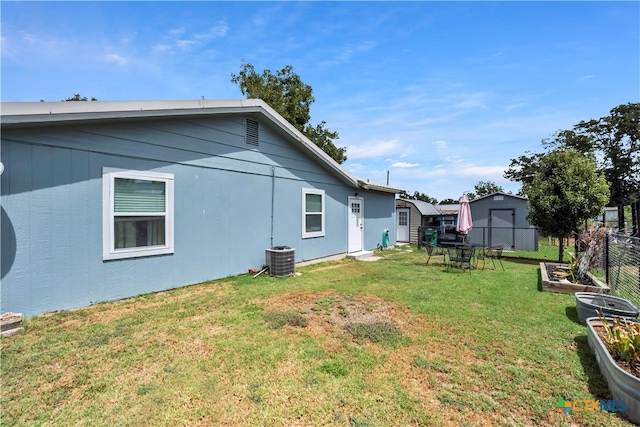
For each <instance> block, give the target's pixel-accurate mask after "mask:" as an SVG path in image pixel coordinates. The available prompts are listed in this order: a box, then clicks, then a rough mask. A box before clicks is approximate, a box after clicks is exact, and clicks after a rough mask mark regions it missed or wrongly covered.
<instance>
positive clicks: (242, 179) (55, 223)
mask: <svg viewBox="0 0 640 427" xmlns="http://www.w3.org/2000/svg"><path fill="white" fill-rule="evenodd" d="M1 108H2V117H1V125H2V142H1V144H2V146H1V148H2V151H1V155H2V157H1V161H2V164H4V167H5V170H4V173H3V174H2V175H1V176H0V183H1V192H0V195H1V199H0V200H1V214H2V216H1V227H2V228H1V232H2V248H1V249H2V252H1V263H2V265H1V273H2V276H1V280H2V281H1V299H0V303H1V305H0V312H1V313H5V312H9V311H11V312H21V313H23V314H24V315H25V316H33V315H36V314H40V313H44V312H48V311H54V310H63V309H71V308H78V307H83V306H87V305H90V304H92V303H95V302H99V301H109V300H116V299H121V298H126V297H130V296H134V295H139V294H143V293H148V292H155V291H161V290H166V289H171V288H176V287H181V286H186V285H190V284H195V283H200V282H203V281H206V280H211V279H218V278H222V277H228V276H232V275H237V274H241V273H246V272H247V269H248V268H256V269H257V268H260V267H261V266H263V265H264V264H265V251H266V250H267V249H269V248H272V247H275V246H288V247H290V248H294V249H295V261H296V262H301V261H308V260H314V259H319V258H323V257H327V256H331V255H340V254H346V253H350V252H358V251H362V250H366V249H374V248H376V247H377V246H378V245H379V244H380V242H381V236H382V233H383V232H384V230H385V229H389V230H393V229H394V226H395V201H394V200H395V194H396V193H399V192H401V190H399V189H395V188H392V187H389V186H387V185H383V184H377V183H373V182H369V181H368V180H363V179H359V178H357V177H355V176H353V175H352V174H350V173H349V172H347V171H346V170H345V169H344V168H342V167H341V166H340V165H339V164H338V163H336V162H335V161H334V160H333V159H331V158H330V157H329V156H328V155H327V154H326V153H324V152H323V151H322V150H320V149H319V148H318V147H317V146H316V145H315V144H313V143H312V142H311V141H309V140H308V139H307V138H306V137H304V136H303V135H302V134H301V133H300V132H298V131H297V130H296V129H295V128H294V127H293V126H292V125H291V124H289V123H288V122H286V121H285V120H284V119H283V118H282V117H281V116H280V115H279V114H278V113H276V112H275V111H274V110H273V109H272V108H270V107H269V106H268V105H266V104H265V103H264V102H263V101H260V100H240V101H204V100H203V101H168V102H166V101H148V102H145V101H143V102H102V101H100V102H56V103H44V102H41V103H3V104H2V106H1ZM390 234H391V236H390V237H391V244H393V243H395V236H394V233H390Z"/></svg>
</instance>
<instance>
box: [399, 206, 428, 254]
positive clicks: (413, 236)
mask: <svg viewBox="0 0 640 427" xmlns="http://www.w3.org/2000/svg"><path fill="white" fill-rule="evenodd" d="M396 208H404V209H407V208H408V209H409V243H413V244H417V243H418V227H420V226H422V214H421V213H420V211H419V210H418V208H416V206H415V205H414V204H413V203H411V202H406V201H404V200H396Z"/></svg>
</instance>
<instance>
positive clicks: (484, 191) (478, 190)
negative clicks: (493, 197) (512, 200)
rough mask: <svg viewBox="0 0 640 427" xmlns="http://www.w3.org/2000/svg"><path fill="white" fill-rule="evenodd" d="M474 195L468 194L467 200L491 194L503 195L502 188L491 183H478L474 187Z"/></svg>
mask: <svg viewBox="0 0 640 427" xmlns="http://www.w3.org/2000/svg"><path fill="white" fill-rule="evenodd" d="M473 188H474V190H475V193H472V192H468V193H467V198H468V199H469V200H473V199H475V198H478V197H484V196H488V195H489V194H493V193H504V188H502V187H501V186H499V185H498V184H496V183H495V182H493V181H479V182H478V183H477V184H476V185H475V186H474V187H473Z"/></svg>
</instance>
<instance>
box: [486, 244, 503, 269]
mask: <svg viewBox="0 0 640 427" xmlns="http://www.w3.org/2000/svg"><path fill="white" fill-rule="evenodd" d="M503 249H504V246H503V245H499V246H489V247H488V248H487V250H486V251H485V253H484V257H485V258H489V259H490V260H491V263H492V264H493V269H494V270H495V269H496V263H495V261H494V259H497V260H498V262H499V263H500V267H502V271H504V265H502V250H503ZM482 269H483V270H484V264H483V265H482Z"/></svg>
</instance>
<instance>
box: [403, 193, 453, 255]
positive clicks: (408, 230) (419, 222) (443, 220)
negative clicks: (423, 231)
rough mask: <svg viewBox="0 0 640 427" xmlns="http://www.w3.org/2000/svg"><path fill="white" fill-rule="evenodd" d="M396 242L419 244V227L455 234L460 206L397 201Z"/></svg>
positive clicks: (419, 201) (418, 201) (406, 200)
mask: <svg viewBox="0 0 640 427" xmlns="http://www.w3.org/2000/svg"><path fill="white" fill-rule="evenodd" d="M396 218H397V222H396V233H397V236H396V240H397V241H398V242H404V243H414V244H418V227H423V228H426V227H428V228H433V229H436V230H438V232H439V233H441V234H445V233H453V234H455V227H456V224H457V220H458V205H433V204H431V203H427V202H423V201H421V200H410V199H396Z"/></svg>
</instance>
